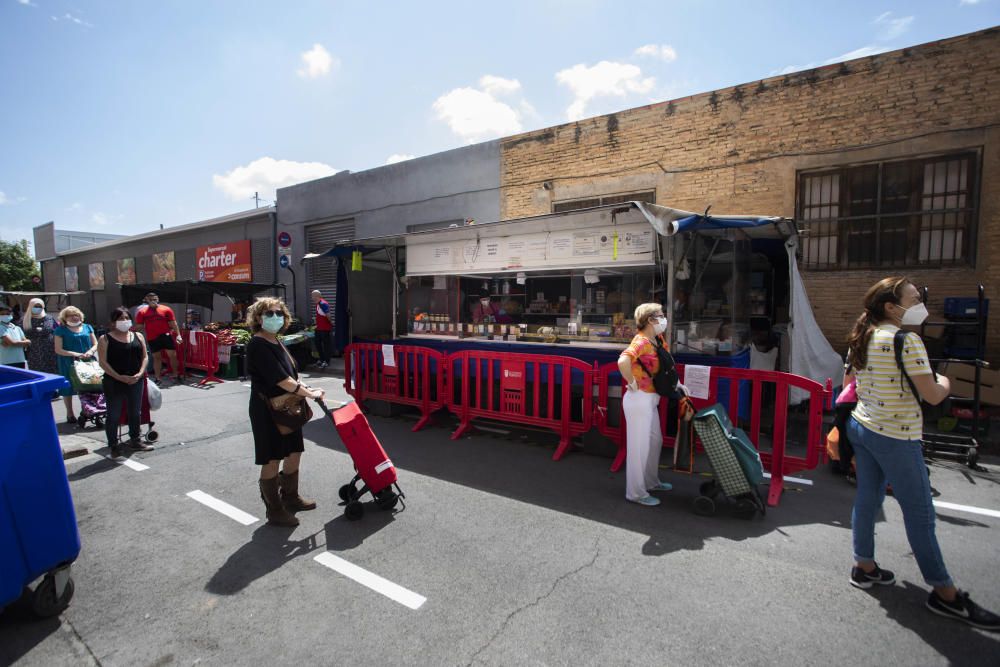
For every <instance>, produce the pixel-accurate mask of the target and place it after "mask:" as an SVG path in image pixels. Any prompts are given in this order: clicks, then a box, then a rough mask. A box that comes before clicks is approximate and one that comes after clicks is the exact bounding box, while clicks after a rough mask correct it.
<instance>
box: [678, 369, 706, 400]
mask: <svg viewBox="0 0 1000 667" xmlns="http://www.w3.org/2000/svg"><path fill="white" fill-rule="evenodd" d="M711 378H712V367H711V366H685V367H684V386H686V387H687V388H688V391H689V392H690V393H691V398H701V399H706V398H708V389H709V384H710V380H711Z"/></svg>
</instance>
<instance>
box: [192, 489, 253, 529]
mask: <svg viewBox="0 0 1000 667" xmlns="http://www.w3.org/2000/svg"><path fill="white" fill-rule="evenodd" d="M187 497H188V498H191V499H192V500H197V501H198V502H199V503H201V504H202V505H206V506H208V507H211V508H212V509H214V510H215V511H216V512H219V513H220V514H225V515H226V516H228V517H229V518H230V519H232V520H234V521H237V522H239V523H242V524H243V525H244V526H249V525H251V524H254V523H257V522H258V521H260V519H258V518H257V517H255V516H253V515H252V514H247V513H246V512H244V511H243V510H241V509H239V508H238V507H233V506H232V505H230V504H229V503H225V502H222V501H221V500H219V499H218V498H214V497H212V496H210V495H208V494H207V493H205V492H204V491H190V492H188V494H187Z"/></svg>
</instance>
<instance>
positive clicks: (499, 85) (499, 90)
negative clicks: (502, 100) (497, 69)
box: [479, 74, 521, 97]
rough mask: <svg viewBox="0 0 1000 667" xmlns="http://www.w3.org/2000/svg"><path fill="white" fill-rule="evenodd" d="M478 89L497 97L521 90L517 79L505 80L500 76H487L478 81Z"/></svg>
mask: <svg viewBox="0 0 1000 667" xmlns="http://www.w3.org/2000/svg"><path fill="white" fill-rule="evenodd" d="M479 87H480V88H482V89H483V90H484V91H485V92H486V93H488V94H489V95H493V96H494V97H497V96H500V95H510V94H512V93H516V92H517V91H519V90H521V82H520V81H518V80H517V79H505V78H503V77H500V76H493V75H492V74H487V75H485V76H483V77H482V78H480V79H479Z"/></svg>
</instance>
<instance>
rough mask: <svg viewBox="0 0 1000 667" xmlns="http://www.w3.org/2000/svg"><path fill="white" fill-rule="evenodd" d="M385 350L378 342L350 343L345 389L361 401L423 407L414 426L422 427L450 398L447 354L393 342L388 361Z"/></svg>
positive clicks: (345, 371) (347, 353)
mask: <svg viewBox="0 0 1000 667" xmlns="http://www.w3.org/2000/svg"><path fill="white" fill-rule="evenodd" d="M382 353H383V346H382V345H379V344H378V343H352V344H351V345H348V346H347V348H346V349H345V350H344V389H345V390H346V391H347V393H348V394H350V395H351V396H353V397H354V400H356V401H357V402H358V403H362V402H363V401H364V399H366V398H374V399H378V400H382V401H389V402H391V403H399V404H402V405H411V406H414V407H417V408H420V414H421V417H420V421H418V422H417V424H416V425H415V426H414V427H413V430H414V431H419V430H420V429H422V428H423V427H424V426H426V425H427V424H428V423H429V422H430V420H431V414H432V413H433V412H435V411H437V410H440V409H441V408H443V407H445V404H446V402H447V392H446V391H445V385H446V378H445V375H446V373H447V361H446V359H447V357H446V356H445V355H444V354H443V353H441V352H439V351H437V350H432V349H431V348H429V347H421V346H417V345H393V346H392V356H393V362H392V363H391V364H386V363H385V359H384V358H383V354H382ZM432 362H433V363H432Z"/></svg>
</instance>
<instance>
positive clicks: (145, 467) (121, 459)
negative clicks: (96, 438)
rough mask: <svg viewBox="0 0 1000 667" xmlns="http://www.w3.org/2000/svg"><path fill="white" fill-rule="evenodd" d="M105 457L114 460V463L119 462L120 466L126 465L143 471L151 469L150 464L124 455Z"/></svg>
mask: <svg viewBox="0 0 1000 667" xmlns="http://www.w3.org/2000/svg"><path fill="white" fill-rule="evenodd" d="M104 458H106V459H107V460H109V461H113V462H114V463H117V464H118V465H120V466H125V467H126V468H131V469H132V470H137V471H139V472H142V471H143V470H149V466H148V465H145V464H143V463H139V462H138V461H133V460H132V459H127V458H125V457H124V456H119V457H118V458H114V459H113V458H111V457H110V456H105V457H104Z"/></svg>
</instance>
